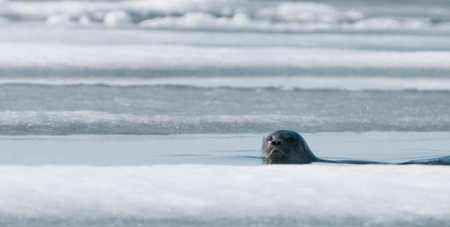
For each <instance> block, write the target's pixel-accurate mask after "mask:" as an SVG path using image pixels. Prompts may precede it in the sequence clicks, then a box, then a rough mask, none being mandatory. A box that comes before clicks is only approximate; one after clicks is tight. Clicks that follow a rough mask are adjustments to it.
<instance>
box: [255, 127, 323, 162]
mask: <svg viewBox="0 0 450 227" xmlns="http://www.w3.org/2000/svg"><path fill="white" fill-rule="evenodd" d="M262 151H263V156H264V161H265V163H267V164H306V163H311V162H314V161H317V160H318V159H317V158H316V157H315V156H314V154H313V153H312V152H311V150H310V149H309V147H308V145H307V144H306V141H305V139H303V137H302V136H301V135H299V134H298V133H296V132H294V131H291V130H278V131H275V132H273V133H271V134H269V135H267V136H265V137H264V138H263V145H262Z"/></svg>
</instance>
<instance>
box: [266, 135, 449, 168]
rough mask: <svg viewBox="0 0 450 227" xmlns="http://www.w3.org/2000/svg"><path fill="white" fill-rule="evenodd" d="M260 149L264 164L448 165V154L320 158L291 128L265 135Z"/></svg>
mask: <svg viewBox="0 0 450 227" xmlns="http://www.w3.org/2000/svg"><path fill="white" fill-rule="evenodd" d="M262 151H263V156H264V157H263V159H264V162H265V163H266V164H308V163H312V162H324V163H341V164H399V165H407V164H422V165H450V156H444V157H440V158H432V159H421V160H412V161H407V162H400V163H389V162H376V161H364V160H338V161H336V160H326V159H321V158H318V157H316V156H315V155H314V154H313V153H312V151H311V149H310V148H309V146H308V144H307V143H306V141H305V139H304V138H303V137H302V136H301V135H300V134H298V133H297V132H294V131H291V130H278V131H275V132H273V133H271V134H269V135H267V136H265V137H264V138H263V144H262Z"/></svg>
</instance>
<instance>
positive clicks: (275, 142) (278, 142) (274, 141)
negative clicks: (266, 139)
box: [270, 140, 281, 146]
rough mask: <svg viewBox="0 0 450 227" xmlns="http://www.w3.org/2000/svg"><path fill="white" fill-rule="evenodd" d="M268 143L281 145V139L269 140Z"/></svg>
mask: <svg viewBox="0 0 450 227" xmlns="http://www.w3.org/2000/svg"><path fill="white" fill-rule="evenodd" d="M270 144H271V145H274V146H279V145H281V140H272V141H270Z"/></svg>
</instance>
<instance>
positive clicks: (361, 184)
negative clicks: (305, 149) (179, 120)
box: [0, 164, 450, 226]
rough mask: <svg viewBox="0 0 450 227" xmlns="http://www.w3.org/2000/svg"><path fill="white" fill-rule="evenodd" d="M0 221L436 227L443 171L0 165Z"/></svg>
mask: <svg viewBox="0 0 450 227" xmlns="http://www.w3.org/2000/svg"><path fill="white" fill-rule="evenodd" d="M0 172H1V173H0V174H1V177H0V184H1V185H8V187H2V188H1V189H0V201H1V202H0V204H1V206H0V223H1V224H2V225H3V226H5V225H6V226H23V225H32V226H77V225H82V226H116V225H119V226H120V225H124V224H126V225H127V226H139V225H140V224H141V225H158V226H177V225H179V224H180V223H182V224H183V225H187V226H198V225H200V226H230V225H233V226H248V225H250V226H273V225H278V224H279V225H283V226H298V225H302V226H323V225H333V226H424V225H426V226H444V225H447V224H448V223H449V222H450V219H449V215H450V213H449V212H450V205H449V204H450V197H449V195H448V191H449V190H450V183H449V181H448V179H449V178H450V169H449V168H448V167H422V166H408V167H405V166H402V167H396V166H383V167H380V166H371V165H367V166H351V165H346V166H339V165H316V164H313V165H304V166H257V167H231V166H183V165H181V166H152V167H83V166H74V167H55V166H47V167H21V166H5V167H0Z"/></svg>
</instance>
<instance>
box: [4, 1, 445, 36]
mask: <svg viewBox="0 0 450 227" xmlns="http://www.w3.org/2000/svg"><path fill="white" fill-rule="evenodd" d="M429 2H430V4H423V3H422V2H420V1H417V2H408V3H409V4H408V3H404V4H402V3H401V2H400V3H396V4H393V3H391V5H393V7H395V8H400V9H399V10H392V9H391V8H389V6H385V5H384V4H383V2H381V3H378V4H374V3H372V4H361V2H360V3H358V2H356V3H358V4H355V2H353V1H330V2H329V3H328V2H326V1H324V2H308V1H302V2H298V1H296V2H293V1H250V0H241V1H236V0H217V1H207V0H201V1H199V0H175V1H164V0H152V1H146V0H139V1H76V0H75V1H74V0H72V1H10V0H5V1H1V2H0V6H1V8H0V19H3V20H2V21H3V23H27V22H34V23H41V24H44V23H46V24H49V25H53V26H55V25H57V26H65V27H70V26H88V27H89V26H106V27H114V28H127V27H142V28H145V29H175V30H177V29H178V30H187V29H190V30H219V31H259V32H261V31H262V32H302V31H324V30H325V31H329V30H346V31H379V30H382V31H383V30H403V31H410V30H413V31H414V30H424V29H425V30H448V27H449V17H448V12H449V11H450V10H449V6H448V3H447V4H445V3H446V2H442V1H439V0H437V1H436V0H434V1H429ZM330 3H331V4H330ZM411 3H413V4H411ZM405 5H407V6H408V7H405ZM391 7H392V6H391Z"/></svg>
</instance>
